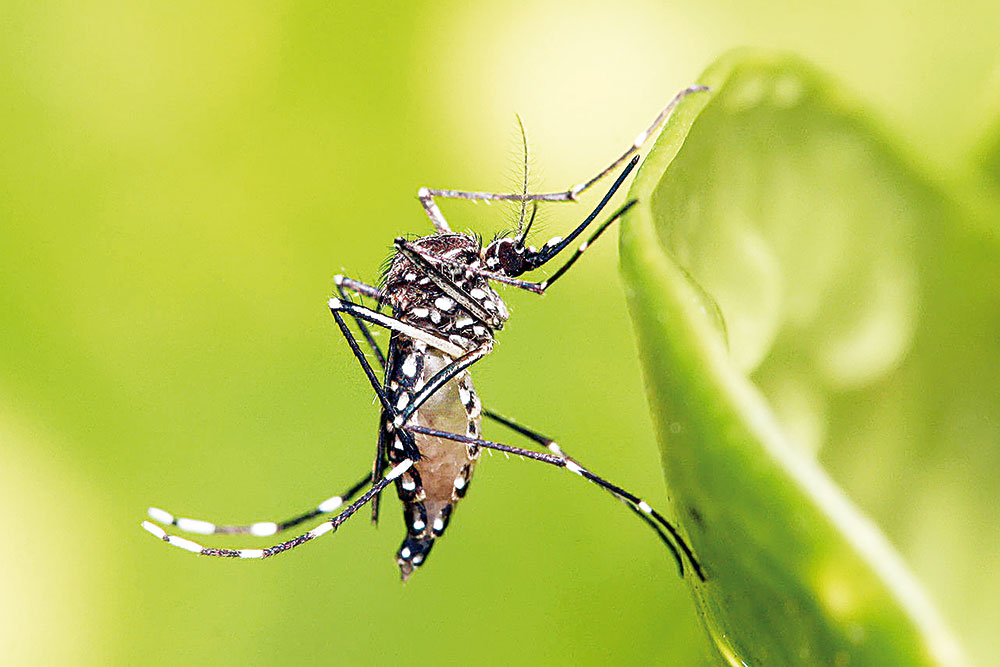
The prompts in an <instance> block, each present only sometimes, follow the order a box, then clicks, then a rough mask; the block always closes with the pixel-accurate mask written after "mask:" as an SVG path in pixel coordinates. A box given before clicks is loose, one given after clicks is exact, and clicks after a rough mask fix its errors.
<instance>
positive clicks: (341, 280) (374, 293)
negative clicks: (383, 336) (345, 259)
mask: <svg viewBox="0 0 1000 667" xmlns="http://www.w3.org/2000/svg"><path fill="white" fill-rule="evenodd" d="M333 284H334V285H336V286H337V293H338V294H339V295H340V298H341V299H342V300H344V301H350V299H349V298H348V296H347V291H348V290H350V291H352V292H354V293H355V294H360V295H362V296H367V297H369V298H371V299H374V300H375V301H376V303H382V299H383V297H384V294H383V293H382V290H380V289H379V288H377V287H373V286H371V285H367V284H365V283H363V282H361V281H360V280H354V279H353V278H348V277H346V276H342V275H339V274H338V275H336V276H334V277H333ZM354 322H355V324H357V325H358V329H359V330H360V331H361V335H362V336H363V337H364V339H365V342H366V343H368V347H369V348H371V351H372V352H374V353H375V358H376V359H378V363H379V365H380V366H382V367H383V368H384V367H385V356H384V355H383V354H382V350H380V349H379V346H378V344H377V343H376V342H375V338H374V337H372V333H371V330H370V329H369V328H368V324H367V323H366V322H365V321H364V320H363V319H361V318H360V317H355V318H354Z"/></svg>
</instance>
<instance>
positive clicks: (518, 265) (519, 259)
mask: <svg viewBox="0 0 1000 667" xmlns="http://www.w3.org/2000/svg"><path fill="white" fill-rule="evenodd" d="M523 252H524V248H518V247H517V246H516V245H515V244H514V242H513V241H508V240H504V241H501V242H500V243H499V244H497V259H499V260H500V268H502V269H503V272H504V273H506V274H507V275H508V276H519V275H521V274H522V273H524V272H525V266H524V256H523V254H522V253H523Z"/></svg>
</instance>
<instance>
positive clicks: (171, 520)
mask: <svg viewBox="0 0 1000 667" xmlns="http://www.w3.org/2000/svg"><path fill="white" fill-rule="evenodd" d="M369 483H371V475H365V476H364V477H362V478H361V479H360V480H359V481H358V483H357V484H355V485H354V486H352V487H351V488H350V489H348V490H347V491H346V492H344V493H342V494H341V495H339V496H331V497H330V498H327V499H326V500H324V501H323V502H321V503H320V504H319V505H317V506H316V507H315V508H313V509H311V510H309V511H308V512H304V513H302V514H299V515H298V516H295V517H292V518H291V519H285V520H284V521H257V522H256V523H249V524H244V525H224V526H220V525H217V524H214V523H211V522H210V521H202V520H201V519H189V518H187V517H175V516H174V515H173V514H171V513H170V512H167V511H166V510H161V509H160V508H159V507H150V508H149V510H148V514H149V518H150V519H152V520H153V521H156V522H158V523H162V524H164V525H167V526H177V528H178V529H180V530H182V531H184V532H187V533H197V534H199V535H256V536H258V537H267V536H268V535H275V534H276V533H280V532H282V531H285V530H288V529H289V528H292V527H294V526H297V525H299V524H300V523H302V522H304V521H308V520H309V519H312V518H313V517H317V516H319V515H321V514H329V513H330V512H335V511H337V510H338V509H340V507H341V505H343V504H344V503H346V502H350V501H351V499H352V498H354V496H356V495H358V493H359V492H360V491H361V489H363V488H364V487H365V486H366V485H367V484H369Z"/></svg>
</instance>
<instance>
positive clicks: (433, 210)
mask: <svg viewBox="0 0 1000 667" xmlns="http://www.w3.org/2000/svg"><path fill="white" fill-rule="evenodd" d="M707 90H708V88H707V87H705V86H691V87H689V88H685V89H684V90H682V91H681V92H679V93H678V94H677V95H676V96H675V97H674V98H673V99H672V100H670V103H669V104H667V106H666V107H664V108H663V110H662V111H660V113H659V114H658V115H657V116H656V118H655V119H654V120H653V122H652V124H650V126H649V127H648V128H646V130H644V131H643V132H640V133H639V135H638V136H637V137H636V138H635V140H634V141H633V142H632V145H631V146H629V147H628V148H627V149H625V152H624V153H622V154H621V156H619V157H618V159H616V160H615V161H614V162H612V163H611V164H609V165H608V166H607V167H605V168H604V169H603V170H601V172H600V173H598V174H597V175H596V176H594V177H593V178H591V179H589V180H587V181H584V182H583V183H579V184H577V185H574V186H573V187H571V188H569V189H568V190H565V191H563V192H549V193H545V194H527V195H525V194H523V193H520V192H514V193H509V194H506V193H499V192H476V191H471V190H439V189H432V188H420V190H418V191H417V198H418V199H420V203H421V205H422V206H423V207H424V211H426V212H427V216H428V217H429V218H430V219H431V223H432V224H433V225H434V228H435V229H437V231H438V233H442V234H444V233H448V232H451V228H450V227H449V226H448V223H447V222H446V221H445V219H444V215H442V214H441V209H439V208H438V205H437V203H436V202H435V201H434V198H435V197H441V198H442V199H466V200H476V201H549V202H567V201H576V200H577V198H578V197H579V196H580V195H581V194H582V193H583V192H584V191H586V190H587V189H589V188H590V187H591V186H592V185H594V184H595V183H597V182H598V181H600V180H601V179H602V178H604V177H605V176H607V175H608V174H610V173H611V172H612V171H614V170H615V169H617V168H618V167H619V166H620V165H621V164H622V163H624V162H625V161H626V160H628V159H629V158H630V157H631V156H632V155H633V154H634V153H635V152H636V151H637V150H639V148H641V147H642V145H643V144H644V143H646V140H647V139H649V137H650V136H651V135H652V134H653V133H655V132H656V130H657V129H658V128H659V127H660V126H661V125H662V124H663V122H664V121H665V120H666V119H667V117H668V116H669V115H670V112H671V111H673V109H674V107H676V106H677V104H678V102H680V101H681V100H683V99H684V98H685V97H687V96H688V95H691V94H692V93H698V92H703V91H707Z"/></svg>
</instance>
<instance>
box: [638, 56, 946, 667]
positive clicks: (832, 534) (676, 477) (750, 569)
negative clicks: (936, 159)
mask: <svg viewBox="0 0 1000 667" xmlns="http://www.w3.org/2000/svg"><path fill="white" fill-rule="evenodd" d="M700 83H703V84H706V85H708V86H710V87H711V88H712V90H713V92H711V93H707V94H700V95H695V96H691V97H688V98H687V99H686V100H685V101H684V102H683V103H682V104H681V105H679V106H678V108H677V110H676V112H675V114H674V116H673V117H672V118H671V119H670V121H669V122H668V124H667V126H666V128H665V129H664V131H663V132H662V133H661V136H660V138H659V139H658V141H657V143H656V145H655V147H654V149H653V150H652V151H651V152H650V154H649V156H648V157H647V159H646V161H645V163H644V164H643V166H642V168H641V170H640V172H639V174H638V175H637V177H636V180H635V183H634V184H633V186H632V192H631V197H632V198H635V199H638V200H639V202H640V203H639V205H638V206H635V207H634V208H633V210H632V212H631V213H630V214H629V217H628V219H627V220H626V223H625V224H624V225H623V227H622V236H621V248H620V249H621V257H622V270H623V273H624V276H625V280H626V285H627V292H628V299H629V306H630V310H631V312H632V316H633V320H634V322H635V326H636V330H637V334H638V339H639V347H640V350H641V354H642V358H643V365H644V373H645V380H646V385H647V390H648V393H649V400H650V405H651V409H652V412H653V416H654V420H655V422H656V426H657V431H658V437H659V441H660V446H661V450H662V456H663V462H664V469H665V474H666V476H667V479H668V482H669V487H670V489H671V491H672V493H673V494H674V496H675V501H676V504H677V507H678V509H679V514H680V517H681V523H682V524H683V526H684V528H685V529H686V532H687V534H688V535H689V537H690V541H691V544H692V546H693V548H694V551H695V553H696V554H697V555H698V557H699V558H700V560H701V562H702V565H703V566H704V568H705V570H706V572H707V574H708V581H707V582H706V583H704V584H699V583H697V582H694V581H693V578H691V577H689V578H688V580H689V582H690V583H691V586H692V590H693V592H694V595H695V598H696V600H697V601H698V602H699V605H700V608H701V610H702V614H703V618H704V621H705V623H706V626H707V628H708V630H709V632H710V634H711V636H712V639H713V641H714V643H715V646H716V647H717V649H718V650H719V653H720V655H721V656H723V657H724V658H725V659H726V660H728V661H729V662H730V663H732V664H742V663H746V664H799V663H802V662H810V663H817V664H928V663H931V664H933V663H946V664H954V663H959V662H961V660H962V659H961V655H960V652H959V649H958V647H957V644H956V643H955V641H954V640H953V639H952V638H951V635H950V634H949V633H948V632H947V630H946V629H945V628H944V626H943V623H942V622H941V621H940V619H939V618H938V616H937V614H936V612H935V611H934V609H933V608H932V606H931V605H930V604H929V602H928V601H927V599H926V597H925V596H924V594H923V592H922V590H921V588H920V587H919V585H918V584H917V583H916V581H915V580H914V579H913V578H912V577H911V575H910V574H909V573H908V572H907V570H906V568H905V566H904V565H903V563H902V561H901V559H900V558H899V557H898V556H897V554H896V553H895V551H894V550H893V549H892V547H891V546H890V545H889V543H888V541H887V540H886V539H885V538H884V537H883V536H882V535H881V533H880V532H879V531H878V529H877V528H876V527H875V526H874V524H873V523H872V522H870V521H869V520H867V519H866V518H865V517H864V516H863V515H862V514H861V513H860V512H859V511H858V510H857V509H856V508H855V507H854V506H853V505H852V504H851V503H850V501H848V500H847V498H846V496H845V494H844V493H843V492H842V491H841V490H840V489H838V488H837V486H836V485H835V484H834V483H833V482H832V481H831V479H830V478H829V477H828V476H827V474H826V473H825V472H824V471H823V469H822V468H821V466H820V465H819V463H818V462H817V461H816V459H815V456H814V454H815V452H816V451H817V450H818V449H819V448H820V447H821V446H822V444H823V442H824V441H825V440H826V439H827V437H826V435H827V434H826V432H825V429H826V424H827V423H828V420H827V414H826V413H827V411H828V410H829V403H830V397H831V396H834V395H844V394H849V393H851V392H857V391H858V390H860V389H862V388H865V387H869V386H872V385H875V384H878V383H880V382H884V381H885V379H886V378H887V377H890V376H891V375H892V374H893V373H894V372H896V371H897V370H898V368H899V367H900V364H901V363H902V360H904V359H905V358H906V355H907V354H908V353H909V351H910V349H911V346H912V344H913V338H914V332H915V329H916V322H917V320H918V315H919V312H918V311H919V303H920V282H919V271H918V260H917V257H916V250H915V247H914V243H913V241H912V232H913V229H914V228H916V227H919V226H920V225H922V224H924V223H925V221H926V216H927V215H928V211H930V210H933V209H934V207H935V206H939V205H938V203H937V202H936V201H935V199H934V198H935V196H936V195H935V193H934V191H933V189H932V188H929V187H927V186H926V185H925V184H924V183H923V182H922V180H921V179H920V178H919V177H918V176H915V175H913V174H911V173H909V172H908V170H907V167H906V166H905V163H904V162H903V161H901V160H900V159H899V158H898V157H897V155H896V153H895V152H894V151H893V150H892V149H891V148H890V147H888V142H887V141H886V140H885V139H884V138H883V137H882V136H881V135H880V133H879V131H878V129H877V128H875V127H873V126H872V125H871V124H870V123H868V122H866V121H865V120H863V114H862V113H861V112H860V111H858V109H857V108H856V107H855V106H854V105H852V104H850V103H849V102H847V101H846V98H845V96H844V95H843V93H841V92H840V91H839V90H837V89H836V87H835V86H833V85H832V84H831V83H830V82H829V81H827V80H826V79H825V78H824V77H823V76H821V75H820V74H819V73H817V72H815V71H814V70H812V69H811V68H809V67H808V66H806V65H805V64H803V63H801V62H799V61H797V60H795V59H791V58H787V57H782V56H772V55H766V54H765V55H761V54H756V53H750V52H738V53H734V54H731V55H730V56H728V57H726V58H723V59H722V60H721V61H719V62H718V63H717V64H716V65H715V66H713V67H712V68H710V69H709V70H708V71H707V72H706V73H705V75H704V76H703V78H702V79H701V80H700ZM719 314H721V315H719ZM720 317H721V321H720Z"/></svg>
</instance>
